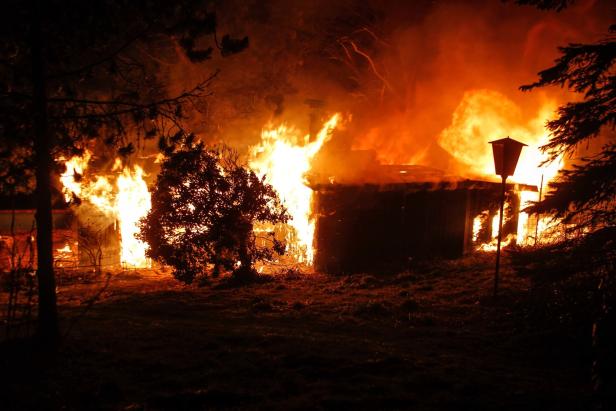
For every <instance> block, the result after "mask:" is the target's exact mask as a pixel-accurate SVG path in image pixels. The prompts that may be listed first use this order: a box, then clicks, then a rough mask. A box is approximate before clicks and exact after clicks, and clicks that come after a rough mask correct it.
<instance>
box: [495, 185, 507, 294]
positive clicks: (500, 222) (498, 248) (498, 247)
mask: <svg viewBox="0 0 616 411" xmlns="http://www.w3.org/2000/svg"><path fill="white" fill-rule="evenodd" d="M502 178H503V183H502V184H501V196H500V214H499V216H498V242H497V243H496V270H495V271H494V297H496V294H497V293H498V280H499V270H500V251H501V240H502V239H503V214H504V210H505V190H506V188H507V176H502Z"/></svg>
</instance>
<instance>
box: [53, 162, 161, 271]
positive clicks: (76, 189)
mask: <svg viewBox="0 0 616 411" xmlns="http://www.w3.org/2000/svg"><path fill="white" fill-rule="evenodd" d="M91 157H92V153H91V152H90V151H89V150H86V151H85V152H84V154H83V155H82V156H74V157H72V158H70V159H69V160H68V161H66V162H65V166H66V171H65V172H64V173H63V174H62V175H61V176H60V181H61V182H62V185H63V187H62V192H63V194H64V197H65V199H66V200H67V201H69V202H70V201H71V200H72V199H73V197H74V196H75V197H77V198H79V199H80V200H81V201H85V202H87V203H89V204H91V205H92V206H94V208H95V209H96V210H98V211H99V212H100V213H102V214H104V215H105V216H107V217H108V218H110V219H114V220H115V221H117V223H118V226H119V231H120V244H121V255H120V261H121V263H122V264H123V265H124V266H129V267H149V266H150V262H149V260H148V259H147V258H146V256H145V252H146V250H147V244H145V243H143V242H142V241H140V240H138V239H137V238H135V234H136V233H137V232H138V230H139V228H138V225H137V223H138V222H139V219H141V218H142V217H144V216H145V215H146V214H147V213H148V211H149V210H150V208H151V201H150V193H149V191H148V187H147V184H146V182H145V181H144V179H143V177H144V172H143V169H142V168H141V167H139V166H134V167H130V166H124V165H123V164H122V161H121V160H120V159H119V158H118V159H116V161H115V164H114V166H113V168H112V172H115V173H119V175H117V177H116V176H115V175H113V174H112V175H109V176H101V175H95V176H93V177H91V178H85V177H84V172H85V171H86V169H87V168H88V163H89V161H90V159H91ZM114 180H115V181H114Z"/></svg>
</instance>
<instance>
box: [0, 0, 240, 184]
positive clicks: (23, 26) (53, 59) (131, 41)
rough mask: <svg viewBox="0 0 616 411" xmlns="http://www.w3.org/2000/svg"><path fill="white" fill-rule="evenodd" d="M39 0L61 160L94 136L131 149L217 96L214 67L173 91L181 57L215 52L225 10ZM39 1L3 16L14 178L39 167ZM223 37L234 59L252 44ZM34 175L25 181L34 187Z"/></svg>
mask: <svg viewBox="0 0 616 411" xmlns="http://www.w3.org/2000/svg"><path fill="white" fill-rule="evenodd" d="M36 3H37V2H36V1H34V2H32V4H36ZM38 3H39V7H40V8H41V10H40V12H41V15H42V16H43V17H42V18H41V21H40V26H41V27H40V30H41V35H42V38H43V39H44V41H43V45H42V46H43V53H42V54H43V64H44V69H45V82H46V94H47V96H46V100H47V110H48V119H49V132H50V134H51V136H52V141H53V146H52V151H53V154H54V158H56V159H57V158H59V157H61V156H62V155H64V156H70V155H73V154H81V152H82V150H83V149H84V148H85V147H86V146H87V145H88V144H91V143H92V142H97V143H99V144H101V143H105V144H107V145H109V146H112V147H117V148H118V149H119V150H118V152H119V154H121V155H124V156H127V155H130V154H132V153H133V152H134V151H135V149H136V146H137V147H138V146H139V142H140V140H143V139H152V138H156V137H159V136H163V135H169V134H173V133H175V132H176V131H177V129H178V128H181V127H182V123H181V122H182V120H183V119H184V118H185V117H186V111H187V108H188V107H192V106H193V105H194V104H195V103H196V102H197V101H198V99H200V98H204V97H207V96H208V95H209V94H208V92H207V87H208V85H209V84H210V82H211V81H212V79H213V78H214V76H215V73H214V72H212V73H209V74H208V75H207V76H206V77H205V78H196V79H194V84H192V85H190V86H188V87H187V88H186V89H184V90H181V91H179V92H175V93H173V94H171V93H170V89H169V87H168V84H167V82H166V81H167V75H168V71H169V70H170V69H171V67H173V64H174V62H176V61H178V60H179V59H181V58H184V59H186V57H187V58H188V60H189V61H191V62H193V63H200V62H203V61H206V60H207V59H209V58H210V57H211V56H212V54H213V50H214V48H213V46H212V45H209V44H210V43H214V42H215V37H214V36H215V32H216V14H215V13H214V11H213V10H209V9H207V8H206V7H205V6H204V5H203V3H202V2H201V1H198V0H181V1H174V2H168V1H156V0H155V1H147V2H143V1H137V2H125V1H120V0H99V1H93V2H83V1H78V0H49V1H40V2H38ZM34 8H35V7H34V6H32V5H31V4H30V3H24V2H21V1H19V0H9V1H7V2H4V3H3V13H2V15H1V17H0V27H1V28H0V37H1V38H2V42H0V162H2V165H4V164H5V163H6V164H7V165H8V164H13V169H15V168H16V167H19V169H18V170H13V169H11V172H10V177H11V178H12V179H16V178H17V176H21V175H23V174H22V173H20V171H21V172H24V171H25V172H27V171H28V170H32V168H33V164H32V149H33V144H32V139H33V129H32V121H31V113H32V112H33V98H32V94H33V85H32V79H31V76H32V70H31V65H32V58H33V56H32V52H31V41H32V39H31V37H32V33H31V31H32V29H33V25H34V24H35V23H34V17H33V16H34V14H35V10H34ZM208 39H210V41H208ZM223 40H224V42H223V43H222V44H216V45H217V46H218V48H219V49H220V52H221V54H222V55H225V56H226V55H231V54H233V53H236V52H238V51H241V50H242V49H243V48H245V47H247V45H248V39H247V38H244V39H242V40H237V39H231V38H229V37H228V36H225V37H224V38H223ZM184 56H185V57H184ZM17 148H19V150H20V151H16V149H17ZM99 152H100V151H99ZM17 155H19V157H18V158H17ZM16 159H18V160H19V161H15V160H16ZM2 170H5V168H4V167H2ZM31 174H32V173H26V176H27V177H29V179H26V178H20V181H17V183H20V184H19V186H20V187H22V188H23V189H27V188H28V187H29V188H30V189H31V188H32V185H33V184H32V178H33V176H32V175H31ZM22 180H23V181H22ZM0 188H4V187H0Z"/></svg>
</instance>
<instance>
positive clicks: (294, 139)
mask: <svg viewBox="0 0 616 411" xmlns="http://www.w3.org/2000/svg"><path fill="white" fill-rule="evenodd" d="M555 108H556V103H555V102H553V101H546V102H545V103H544V104H543V105H542V106H541V108H540V109H539V110H538V111H537V112H536V114H535V115H533V116H531V118H530V119H529V118H528V115H524V114H523V113H522V110H521V109H520V107H519V106H517V105H516V104H515V103H514V102H513V101H512V100H510V99H509V98H508V97H506V96H505V95H503V94H501V93H499V92H496V91H492V90H473V91H468V92H467V93H465V95H464V97H463V99H462V101H461V102H460V104H459V105H458V107H457V108H456V110H455V111H454V113H453V115H452V122H451V124H450V125H449V126H448V127H447V128H445V129H444V130H443V131H442V132H441V133H440V134H439V136H438V143H439V145H440V146H441V147H442V148H443V149H444V150H446V151H447V152H448V153H449V154H450V155H451V156H452V157H453V158H454V159H455V160H456V162H457V163H458V164H459V165H460V166H459V167H458V168H457V169H456V170H450V171H454V172H456V173H457V174H459V175H463V176H468V177H472V178H480V179H490V178H493V177H494V164H493V157H492V152H491V148H490V145H489V144H488V142H489V141H491V140H494V139H498V138H502V137H505V136H511V137H513V138H515V139H517V140H520V141H523V142H524V143H526V144H527V145H528V146H527V147H525V148H524V150H523V151H522V154H521V157H520V160H519V163H518V166H517V168H516V172H515V174H514V175H513V176H512V177H511V178H510V180H509V181H510V182H517V183H523V184H528V185H534V186H540V185H542V186H543V187H546V186H547V184H548V183H549V182H550V181H551V180H552V179H554V177H555V176H556V174H557V172H558V170H559V169H560V168H561V167H562V166H563V162H562V159H558V160H557V161H554V162H551V163H545V160H546V158H545V155H544V153H542V152H541V151H540V150H539V147H540V146H541V145H543V144H545V143H546V142H547V141H548V139H549V133H548V131H547V130H546V129H545V123H546V121H547V120H549V119H550V118H551V116H553V113H554V111H555ZM339 122H340V114H334V115H332V116H331V117H330V118H329V119H328V120H327V121H326V122H325V123H324V124H323V126H322V128H321V130H320V131H319V132H318V133H317V134H316V135H313V136H311V135H307V134H304V133H301V132H300V131H299V130H298V129H297V128H295V127H293V126H290V125H287V124H281V125H278V126H268V127H266V128H264V129H263V130H262V132H261V141H260V142H259V143H258V144H257V145H255V146H252V147H250V148H249V159H248V165H249V166H250V167H251V168H252V169H253V170H254V171H255V172H256V173H257V175H259V176H261V177H264V178H265V180H266V181H267V182H268V183H269V184H271V185H272V186H273V187H274V189H275V190H276V191H277V192H278V194H279V196H280V198H281V200H282V202H283V204H284V205H285V207H286V208H287V210H288V211H289V214H290V216H291V218H290V220H289V222H288V227H287V228H286V232H285V234H284V235H285V237H286V240H287V252H288V254H290V255H291V257H292V258H293V259H294V260H295V261H297V262H300V263H304V264H306V265H311V264H312V263H313V260H314V253H315V250H314V248H313V240H314V233H315V219H314V216H313V212H312V201H313V193H312V189H311V188H310V187H309V186H308V185H307V181H306V179H307V174H308V173H309V172H310V170H311V167H312V164H311V163H312V161H313V159H314V158H315V156H316V154H317V153H318V152H319V150H320V149H321V148H322V147H323V145H324V144H325V143H326V142H327V141H328V140H329V139H330V138H331V135H332V132H333V130H334V129H336V127H338V126H339ZM91 158H92V153H91V152H90V151H85V152H84V154H83V155H82V156H75V157H72V158H70V159H69V160H67V161H65V165H66V172H65V173H64V174H62V176H61V177H60V180H61V182H62V185H63V189H62V190H63V193H64V195H65V197H66V199H67V201H70V200H71V199H72V198H73V196H76V197H78V198H80V199H81V200H82V201H87V202H88V203H90V204H91V205H93V206H94V207H95V208H96V209H97V210H99V211H100V212H101V213H103V214H105V215H106V216H108V217H110V218H113V219H115V221H117V224H118V227H119V233H120V234H119V235H120V241H121V257H120V258H121V262H122V263H123V264H125V265H129V266H133V267H147V266H149V265H150V262H149V261H148V259H147V258H146V257H145V251H146V250H147V244H145V243H143V242H141V241H140V240H138V239H137V238H136V237H135V234H137V232H138V221H139V220H140V219H141V218H142V217H144V216H145V215H146V214H147V212H148V211H149V209H150V207H151V202H150V193H149V192H148V187H147V185H146V182H145V180H144V171H143V169H142V168H141V167H139V166H137V165H135V166H127V165H124V164H123V163H122V161H121V160H120V159H117V160H116V162H115V164H114V166H113V168H112V173H109V175H94V176H93V177H90V178H84V177H83V175H84V172H85V171H86V169H87V168H88V164H89V162H90V160H91ZM520 196H521V198H520V200H521V201H520V206H521V208H524V207H525V206H526V205H527V204H529V202H531V201H536V200H538V193H537V192H532V191H523V192H522V193H521V194H520ZM507 218H508V216H507V215H505V219H507ZM498 219H499V216H498V214H496V215H494V214H491V215H490V214H489V212H488V210H485V211H484V212H482V213H480V214H479V215H478V216H476V217H475V219H474V221H473V233H472V237H473V241H474V242H478V240H479V232H480V231H481V230H482V227H490V228H491V230H490V231H491V233H490V236H491V238H492V239H491V240H490V241H488V242H486V243H485V244H481V245H480V246H479V247H478V248H479V249H482V250H491V249H493V248H494V245H495V239H496V235H497V232H498V229H497V227H498ZM549 221H550V217H549V216H543V217H542V218H541V217H536V216H529V215H527V214H526V213H523V212H521V213H520V214H519V216H518V226H517V232H516V233H515V234H513V235H512V236H510V238H507V239H505V244H506V243H508V242H510V241H512V240H514V239H515V241H516V242H517V243H518V244H533V243H535V244H536V243H537V242H538V238H539V237H541V236H544V238H546V239H549V237H548V234H547V233H548V230H549V226H550V224H549ZM266 228H267V229H271V227H266ZM261 229H263V227H257V228H256V230H257V231H258V230H261ZM283 231H284V230H283ZM549 240H551V239H549Z"/></svg>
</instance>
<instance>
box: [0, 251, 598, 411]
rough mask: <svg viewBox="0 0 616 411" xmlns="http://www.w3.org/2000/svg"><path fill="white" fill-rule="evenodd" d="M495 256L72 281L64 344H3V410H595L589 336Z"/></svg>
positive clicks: (65, 299)
mask: <svg viewBox="0 0 616 411" xmlns="http://www.w3.org/2000/svg"><path fill="white" fill-rule="evenodd" d="M491 276H492V259H491V257H489V256H488V257H474V258H472V259H467V260H463V261H457V262H449V263H443V264H439V265H438V266H435V265H432V266H423V267H416V268H414V269H413V270H411V272H409V273H401V274H397V275H393V276H383V277H379V276H374V275H373V276H369V275H357V276H352V277H329V276H325V275H319V274H314V275H297V274H294V273H289V274H286V275H281V276H278V277H276V278H275V279H274V280H273V281H271V282H267V283H262V284H255V285H250V286H244V287H235V288H229V287H224V286H223V284H221V283H220V282H218V283H213V284H211V285H209V286H205V287H203V288H197V287H187V286H182V285H180V284H178V283H177V282H175V281H174V280H173V279H171V278H169V276H168V275H165V274H157V273H152V272H130V273H121V274H116V275H114V277H112V280H111V282H110V284H109V285H108V288H107V289H106V291H105V292H103V293H102V295H101V298H100V299H99V300H98V301H97V302H96V304H95V305H93V306H92V307H91V308H90V309H89V310H88V311H87V313H86V314H85V315H84V314H83V311H84V307H85V306H86V305H87V304H86V302H87V300H88V299H89V298H91V297H92V296H94V295H96V294H97V292H98V291H99V290H100V288H101V287H102V286H103V283H104V281H102V280H101V281H98V282H93V283H83V282H80V281H76V282H73V283H67V284H64V285H61V286H60V287H59V300H60V312H61V314H62V316H63V318H64V324H63V329H64V330H65V331H66V330H67V329H68V328H69V327H70V332H69V334H68V336H67V337H66V338H65V340H64V343H63V345H62V347H61V349H60V352H59V354H58V355H57V357H56V358H54V359H46V358H45V356H43V355H42V354H40V353H37V352H35V353H32V352H31V350H29V349H28V347H27V343H20V344H12V345H10V346H8V345H6V344H5V345H3V346H2V348H1V349H2V351H1V352H0V355H1V357H0V373H1V374H2V377H1V378H2V379H3V380H4V381H3V382H2V383H1V385H0V394H1V395H0V401H1V404H0V409H3V410H12V409H37V410H42V409H93V410H96V409H123V410H193V409H194V410H200V409H281V410H286V409H411V410H463V409H468V410H521V409H529V410H535V409H537V410H587V409H590V408H591V405H590V404H591V390H590V384H589V382H588V380H589V378H588V375H589V374H590V371H589V368H590V363H589V359H588V358H587V353H586V350H585V349H584V348H583V347H580V346H579V345H578V344H579V343H578V342H577V341H578V340H577V339H572V338H569V336H568V335H567V333H566V332H565V331H563V330H562V329H558V328H549V327H544V326H543V325H542V326H538V325H537V324H534V323H531V322H530V321H529V317H528V291H527V283H526V281H525V280H523V279H519V278H517V277H515V276H514V274H512V273H509V272H507V271H505V273H504V278H503V292H502V293H501V296H500V298H499V299H498V300H493V299H492V298H491V297H489V296H488V295H489V294H490V291H491V284H492V283H491V281H492V277H491Z"/></svg>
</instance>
